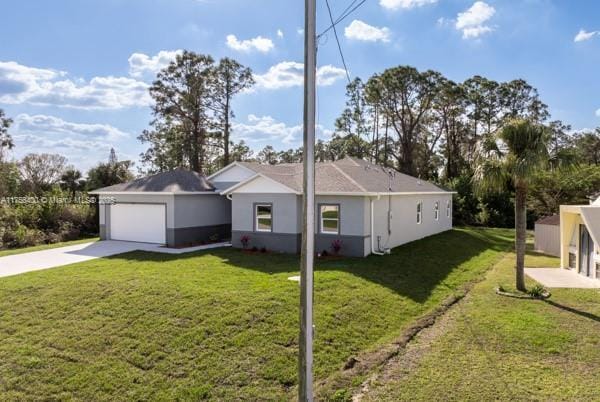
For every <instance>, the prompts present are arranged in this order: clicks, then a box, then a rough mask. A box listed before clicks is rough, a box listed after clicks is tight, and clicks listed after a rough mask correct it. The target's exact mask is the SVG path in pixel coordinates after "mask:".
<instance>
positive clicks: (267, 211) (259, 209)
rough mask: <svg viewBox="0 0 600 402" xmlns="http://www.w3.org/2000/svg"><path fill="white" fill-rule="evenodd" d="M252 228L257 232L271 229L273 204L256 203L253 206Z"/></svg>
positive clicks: (270, 230)
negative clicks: (253, 220)
mask: <svg viewBox="0 0 600 402" xmlns="http://www.w3.org/2000/svg"><path fill="white" fill-rule="evenodd" d="M254 208H255V211H254V219H255V222H254V230H256V231H257V232H272V231H273V215H272V213H271V212H272V210H273V205H271V204H256V206H255V207H254Z"/></svg>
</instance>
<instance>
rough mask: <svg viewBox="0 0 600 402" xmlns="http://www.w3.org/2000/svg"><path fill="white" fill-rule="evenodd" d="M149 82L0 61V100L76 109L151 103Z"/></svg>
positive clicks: (125, 106) (120, 107)
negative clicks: (81, 75) (73, 74)
mask: <svg viewBox="0 0 600 402" xmlns="http://www.w3.org/2000/svg"><path fill="white" fill-rule="evenodd" d="M150 101H151V100H150V96H149V94H148V84H146V83H144V82H142V81H138V80H136V79H134V78H130V77H112V76H107V77H94V78H92V79H91V80H89V81H86V80H83V79H73V78H68V76H67V73H65V72H63V71H55V70H51V69H41V68H33V67H28V66H24V65H21V64H18V63H16V62H13V61H9V62H0V102H2V103H9V104H20V103H29V104H32V105H41V106H48V105H51V106H58V107H69V108H76V109H88V110H92V109H122V108H127V107H134V106H148V105H149V104H150Z"/></svg>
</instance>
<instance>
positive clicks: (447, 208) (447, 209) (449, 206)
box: [446, 200, 452, 218]
mask: <svg viewBox="0 0 600 402" xmlns="http://www.w3.org/2000/svg"><path fill="white" fill-rule="evenodd" d="M451 213H452V204H451V203H450V200H448V201H446V218H450V214H451Z"/></svg>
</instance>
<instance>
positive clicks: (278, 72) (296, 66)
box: [254, 61, 346, 89]
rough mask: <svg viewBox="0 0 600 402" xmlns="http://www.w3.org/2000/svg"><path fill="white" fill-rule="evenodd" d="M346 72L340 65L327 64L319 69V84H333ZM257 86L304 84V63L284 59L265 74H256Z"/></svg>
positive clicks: (277, 86) (280, 86)
mask: <svg viewBox="0 0 600 402" xmlns="http://www.w3.org/2000/svg"><path fill="white" fill-rule="evenodd" d="M345 76H346V72H345V71H344V70H343V69H341V68H338V67H334V66H332V65H326V66H322V67H319V68H318V69H317V84H318V85H320V86H329V85H333V84H334V83H335V82H336V81H337V80H339V79H343V78H344V77H345ZM254 79H255V80H256V83H257V86H258V87H259V88H264V89H282V88H292V87H297V86H302V85H303V83H304V64H303V63H297V62H295V61H283V62H281V63H279V64H276V65H274V66H271V67H270V68H269V70H268V71H267V72H266V73H264V74H255V75H254Z"/></svg>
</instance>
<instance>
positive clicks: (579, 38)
mask: <svg viewBox="0 0 600 402" xmlns="http://www.w3.org/2000/svg"><path fill="white" fill-rule="evenodd" d="M596 35H600V31H591V32H586V31H585V30H584V29H580V30H579V32H578V33H577V35H575V39H573V41H574V42H584V41H586V40H590V39H592V38H593V37H594V36H596Z"/></svg>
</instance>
